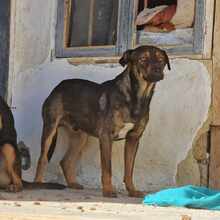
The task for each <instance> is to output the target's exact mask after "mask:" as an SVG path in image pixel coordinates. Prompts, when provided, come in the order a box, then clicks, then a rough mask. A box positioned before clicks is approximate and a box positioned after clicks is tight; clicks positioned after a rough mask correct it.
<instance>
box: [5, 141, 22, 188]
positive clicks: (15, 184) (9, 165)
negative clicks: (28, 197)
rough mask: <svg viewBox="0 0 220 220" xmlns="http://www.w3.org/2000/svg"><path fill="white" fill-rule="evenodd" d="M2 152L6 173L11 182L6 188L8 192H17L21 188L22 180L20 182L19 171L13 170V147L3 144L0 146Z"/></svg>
mask: <svg viewBox="0 0 220 220" xmlns="http://www.w3.org/2000/svg"><path fill="white" fill-rule="evenodd" d="M2 154H3V156H4V158H5V163H6V164H5V165H6V170H7V173H8V175H9V177H10V178H11V184H10V185H9V186H8V188H7V190H8V191H10V192H19V191H21V190H22V182H21V176H20V173H17V172H16V170H15V169H16V164H15V163H16V153H15V149H14V147H13V146H11V145H10V144H5V145H3V146H2ZM17 165H18V164H17ZM17 171H18V169H17Z"/></svg>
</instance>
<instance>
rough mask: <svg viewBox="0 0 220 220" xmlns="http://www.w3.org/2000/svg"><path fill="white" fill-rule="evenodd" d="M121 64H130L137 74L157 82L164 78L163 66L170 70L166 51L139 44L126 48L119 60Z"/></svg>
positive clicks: (149, 80)
mask: <svg viewBox="0 0 220 220" xmlns="http://www.w3.org/2000/svg"><path fill="white" fill-rule="evenodd" d="M119 63H120V64H121V65H122V66H125V65H130V66H131V68H133V70H134V71H135V72H137V74H139V75H141V76H142V77H143V78H144V79H145V80H146V81H148V82H157V81H160V80H162V79H163V78H164V73H163V70H164V67H165V66H166V65H167V66H168V69H169V70H170V69H171V68H170V62H169V58H168V56H167V53H166V52H165V51H164V50H161V49H159V48H157V47H153V46H140V47H138V48H136V49H133V50H127V51H126V52H125V53H124V54H123V56H122V58H121V59H120V60H119Z"/></svg>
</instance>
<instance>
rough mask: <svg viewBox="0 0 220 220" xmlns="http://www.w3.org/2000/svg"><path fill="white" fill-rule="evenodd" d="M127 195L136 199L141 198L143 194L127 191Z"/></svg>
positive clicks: (136, 191)
mask: <svg viewBox="0 0 220 220" xmlns="http://www.w3.org/2000/svg"><path fill="white" fill-rule="evenodd" d="M128 195H129V196H130V197H137V198H143V197H144V195H145V193H144V192H142V191H138V190H133V191H129V192H128Z"/></svg>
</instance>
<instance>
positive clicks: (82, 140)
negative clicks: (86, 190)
mask: <svg viewBox="0 0 220 220" xmlns="http://www.w3.org/2000/svg"><path fill="white" fill-rule="evenodd" d="M68 136H69V140H70V146H69V149H68V150H67V152H66V154H65V156H64V158H63V159H62V161H61V163H60V165H61V167H62V170H63V174H64V176H65V179H66V182H67V185H68V187H70V188H73V189H83V186H82V185H80V184H79V183H77V181H76V164H77V162H78V160H79V156H80V153H81V151H82V149H83V147H84V146H85V144H86V142H87V138H88V135H87V134H86V133H84V132H81V131H78V132H71V131H68Z"/></svg>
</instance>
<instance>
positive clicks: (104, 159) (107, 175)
mask: <svg viewBox="0 0 220 220" xmlns="http://www.w3.org/2000/svg"><path fill="white" fill-rule="evenodd" d="M99 141H100V151H101V165H102V186H103V196H105V197H116V196H117V194H116V191H115V190H114V188H113V185H112V163H111V160H112V158H111V157H112V140H111V139H110V137H109V135H106V134H104V135H102V136H101V137H100V138H99Z"/></svg>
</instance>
